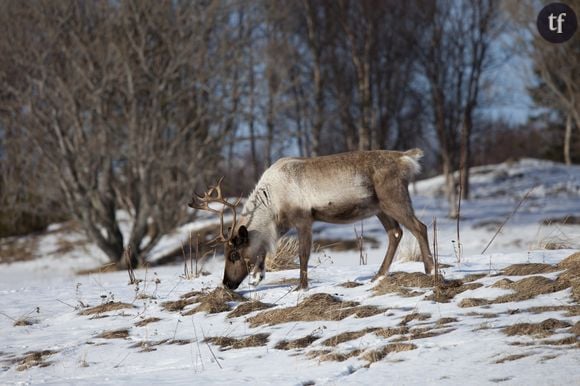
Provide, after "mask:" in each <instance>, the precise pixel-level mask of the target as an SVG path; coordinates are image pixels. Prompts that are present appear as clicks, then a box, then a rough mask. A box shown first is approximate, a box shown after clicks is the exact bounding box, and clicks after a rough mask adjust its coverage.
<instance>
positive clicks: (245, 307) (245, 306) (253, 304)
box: [227, 300, 274, 318]
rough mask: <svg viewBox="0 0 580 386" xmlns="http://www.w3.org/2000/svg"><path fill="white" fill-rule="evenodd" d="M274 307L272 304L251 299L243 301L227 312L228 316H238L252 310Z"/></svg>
mask: <svg viewBox="0 0 580 386" xmlns="http://www.w3.org/2000/svg"><path fill="white" fill-rule="evenodd" d="M271 307H274V305H273V304H268V303H262V302H260V301H258V300H252V301H249V302H245V303H242V304H240V305H239V306H237V307H236V308H235V309H234V310H233V311H232V312H230V313H229V314H228V316H227V317H228V318H237V317H238V316H243V315H247V314H249V313H251V312H254V311H260V310H265V309H267V308H271Z"/></svg>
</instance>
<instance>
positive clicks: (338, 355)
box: [318, 349, 362, 362]
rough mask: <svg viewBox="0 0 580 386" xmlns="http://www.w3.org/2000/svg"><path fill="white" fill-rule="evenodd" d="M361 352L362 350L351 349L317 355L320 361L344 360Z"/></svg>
mask: <svg viewBox="0 0 580 386" xmlns="http://www.w3.org/2000/svg"><path fill="white" fill-rule="evenodd" d="M361 352H362V350H358V349H357V350H352V351H349V352H346V353H342V352H331V353H328V354H323V355H320V356H319V357H318V359H319V360H321V361H334V362H344V361H345V360H347V359H348V358H352V357H356V356H358V355H359V354H360V353H361Z"/></svg>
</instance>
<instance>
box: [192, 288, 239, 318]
mask: <svg viewBox="0 0 580 386" xmlns="http://www.w3.org/2000/svg"><path fill="white" fill-rule="evenodd" d="M247 300H248V299H246V298H245V297H243V296H242V295H240V294H238V293H236V292H234V291H231V290H229V289H227V288H223V287H218V288H216V289H214V290H213V291H211V292H209V293H207V294H202V295H199V296H197V298H195V302H196V303H199V305H198V306H197V307H195V308H193V309H191V310H189V311H187V312H185V313H183V315H184V316H186V315H193V314H195V313H197V312H207V313H209V314H217V313H220V312H226V311H230V309H231V307H230V305H229V304H228V303H230V302H245V301H247Z"/></svg>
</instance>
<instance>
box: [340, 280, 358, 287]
mask: <svg viewBox="0 0 580 386" xmlns="http://www.w3.org/2000/svg"><path fill="white" fill-rule="evenodd" d="M361 285H362V283H358V282H356V281H346V282H344V283H341V284H339V286H341V287H344V288H355V287H360V286H361Z"/></svg>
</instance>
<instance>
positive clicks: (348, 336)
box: [322, 327, 380, 346]
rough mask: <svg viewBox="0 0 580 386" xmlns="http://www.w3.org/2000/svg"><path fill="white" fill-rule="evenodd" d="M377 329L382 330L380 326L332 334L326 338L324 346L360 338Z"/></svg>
mask: <svg viewBox="0 0 580 386" xmlns="http://www.w3.org/2000/svg"><path fill="white" fill-rule="evenodd" d="M377 330H380V329H379V328H376V327H374V328H365V329H364V330H360V331H347V332H343V333H340V334H338V335H335V336H331V337H330V338H328V339H325V340H324V341H323V342H322V344H323V345H324V346H337V345H339V344H341V343H344V342H348V341H351V340H355V339H358V338H360V337H361V336H364V335H366V334H368V333H370V332H375V331H377Z"/></svg>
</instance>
